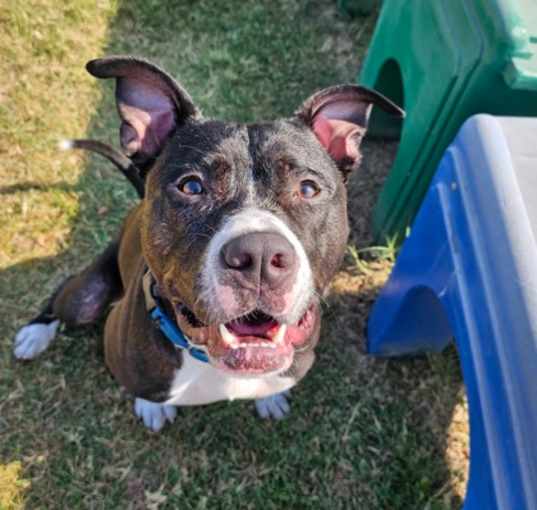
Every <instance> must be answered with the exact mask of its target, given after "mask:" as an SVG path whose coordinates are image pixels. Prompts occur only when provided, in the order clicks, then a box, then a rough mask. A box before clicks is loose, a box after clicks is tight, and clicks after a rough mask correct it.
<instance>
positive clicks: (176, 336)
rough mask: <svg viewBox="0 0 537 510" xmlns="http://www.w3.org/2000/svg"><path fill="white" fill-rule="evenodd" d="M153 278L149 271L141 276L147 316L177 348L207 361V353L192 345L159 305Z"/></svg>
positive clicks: (199, 359) (204, 361)
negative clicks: (154, 290) (154, 291)
mask: <svg viewBox="0 0 537 510" xmlns="http://www.w3.org/2000/svg"><path fill="white" fill-rule="evenodd" d="M153 284H154V280H153V277H152V275H151V273H150V272H149V271H147V272H146V273H145V274H144V277H143V289H144V295H145V304H146V308H147V310H148V312H149V316H150V317H151V319H152V320H153V322H154V323H155V324H156V326H157V327H158V328H159V329H160V331H161V332H162V334H163V335H164V336H165V337H166V338H167V339H168V340H169V341H170V342H171V343H172V344H173V345H175V347H177V348H178V349H181V350H184V351H187V352H188V354H190V356H192V357H193V358H195V359H197V360H198V361H201V362H203V363H209V357H208V356H207V353H206V352H205V351H204V350H202V349H198V348H197V347H194V346H193V345H192V344H191V343H190V340H189V339H188V338H187V337H186V336H185V334H184V333H183V332H182V331H181V329H180V328H179V326H178V325H177V323H176V322H175V321H174V320H172V319H170V318H169V317H168V316H167V315H166V312H165V311H164V310H163V308H162V307H161V306H159V302H158V298H157V297H156V296H155V295H154V293H153Z"/></svg>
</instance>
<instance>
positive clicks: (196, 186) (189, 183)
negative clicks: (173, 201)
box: [177, 177, 203, 195]
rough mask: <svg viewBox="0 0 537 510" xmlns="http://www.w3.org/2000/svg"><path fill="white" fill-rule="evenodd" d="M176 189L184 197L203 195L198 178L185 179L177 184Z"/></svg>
mask: <svg viewBox="0 0 537 510" xmlns="http://www.w3.org/2000/svg"><path fill="white" fill-rule="evenodd" d="M177 188H178V189H179V191H180V192H181V193H184V194H185V195H201V194H202V193H203V185H202V184H201V180H200V179H199V178H198V177H186V178H185V179H183V180H182V181H181V182H179V184H178V186H177Z"/></svg>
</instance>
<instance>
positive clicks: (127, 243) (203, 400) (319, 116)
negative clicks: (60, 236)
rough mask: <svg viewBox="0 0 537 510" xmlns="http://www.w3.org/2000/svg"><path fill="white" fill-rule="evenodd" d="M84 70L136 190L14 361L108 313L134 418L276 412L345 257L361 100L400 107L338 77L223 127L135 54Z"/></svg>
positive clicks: (112, 349) (21, 339) (117, 366)
mask: <svg viewBox="0 0 537 510" xmlns="http://www.w3.org/2000/svg"><path fill="white" fill-rule="evenodd" d="M87 69H88V71H89V72H90V73H91V74H92V75H93V76H96V77H97V78H115V79H116V100H117V107H118V112H119V116H120V119H121V128H120V139H121V145H122V147H123V150H124V151H125V153H126V154H127V155H128V156H130V157H131V158H132V161H134V163H135V164H136V166H137V167H138V168H140V169H141V171H142V174H143V177H144V179H145V190H144V194H145V196H144V198H143V200H141V202H140V203H139V204H138V205H137V206H136V207H134V209H133V210H132V211H131V212H130V214H129V215H128V216H127V218H126V220H125V222H124V224H123V226H122V228H121V231H120V233H119V235H118V236H117V239H116V240H115V241H113V242H112V243H111V244H110V245H109V246H108V248H107V249H106V250H105V251H104V253H102V254H101V255H100V256H99V257H98V258H97V259H96V260H95V262H94V263H93V264H91V266H89V267H88V268H87V269H85V270H84V271H82V272H81V273H79V274H77V275H75V276H73V277H70V278H68V279H67V280H66V281H65V282H64V283H63V284H62V285H61V286H60V288H59V289H58V290H57V291H56V292H55V293H54V295H53V296H52V297H51V299H50V300H49V302H48V304H47V305H46V307H45V308H44V310H43V311H42V313H40V314H39V316H38V317H36V318H35V319H34V320H33V321H31V322H30V323H29V324H28V325H26V326H24V327H23V328H22V329H21V330H20V331H19V332H18V334H17V336H16V338H15V346H14V353H15V356H16V357H17V358H19V359H33V358H35V357H36V356H38V355H39V354H40V353H42V352H43V351H44V350H45V349H46V348H47V347H48V346H49V345H50V343H51V342H52V340H53V338H54V336H55V334H56V332H57V330H58V327H59V325H60V324H62V323H63V324H65V326H67V327H73V326H79V325H84V324H89V323H92V322H95V321H97V320H98V319H99V318H100V317H101V316H102V315H103V314H105V313H106V312H107V311H108V310H109V309H110V311H109V313H108V317H107V320H106V327H105V338H104V342H105V357H106V364H107V365H108V367H109V368H110V370H111V372H112V373H113V375H114V376H115V378H116V379H117V380H118V381H119V383H120V384H121V385H123V386H124V387H125V388H126V389H127V390H128V391H129V392H130V393H132V394H133V395H134V396H135V406H134V408H135V412H136V414H137V416H138V417H140V418H142V419H143V421H144V423H145V425H146V426H147V427H149V428H151V429H152V430H155V431H157V430H160V429H161V428H162V426H163V425H164V424H165V422H166V421H170V422H171V421H173V419H174V418H175V415H176V406H186V405H198V404H208V403H210V402H215V401H218V400H224V399H235V398H241V399H256V407H257V410H258V412H259V414H260V415H261V416H262V417H269V416H271V417H274V418H281V417H282V416H284V415H285V414H286V413H287V412H288V411H289V405H288V402H287V399H286V395H287V390H289V388H291V387H292V386H294V385H295V384H296V383H297V382H298V381H299V380H300V379H301V378H302V377H304V375H305V374H306V372H307V371H308V370H309V369H310V367H311V365H312V363H313V361H314V357H315V356H314V352H313V349H314V347H315V345H316V343H317V341H318V339H319V329H320V321H321V317H320V309H319V298H320V297H321V296H323V295H324V294H325V293H326V291H327V289H328V286H329V282H330V280H331V278H332V277H333V275H334V273H335V272H336V270H337V268H338V266H339V265H340V262H341V260H342V257H343V253H344V251H345V246H346V241H347V235H348V222H347V204H346V201H347V193H346V188H345V183H346V180H347V177H348V175H349V173H350V172H351V171H353V170H354V169H355V168H356V167H358V165H359V163H360V151H359V146H360V142H361V140H362V138H363V136H364V134H365V131H366V126H367V121H368V117H369V114H370V111H371V108H372V106H373V105H374V104H375V105H378V106H379V107H380V108H382V109H384V110H386V111H387V112H389V113H391V114H394V115H397V116H402V115H403V112H402V110H401V109H399V108H398V107H397V106H396V105H394V104H393V103H391V102H390V101H389V100H388V99H386V98H385V97H383V96H381V95H380V94H378V93H376V92H374V91H372V90H368V89H366V88H364V87H359V86H355V85H339V86H335V87H331V88H328V89H325V90H322V91H320V92H318V93H316V94H314V95H313V96H312V97H310V98H309V99H307V100H306V101H305V103H304V104H303V105H302V106H301V107H300V108H299V109H298V110H297V112H296V113H295V114H294V115H293V116H292V117H290V118H287V119H282V120H277V121H274V122H260V123H253V124H237V123H233V122H222V121H218V120H211V119H205V118H203V117H202V116H201V114H200V112H199V111H198V109H197V108H196V106H195V105H194V103H193V102H192V99H191V98H190V96H189V95H188V93H187V92H186V91H185V90H184V89H183V88H182V87H181V86H180V85H179V84H178V83H177V82H176V81H175V80H174V79H173V78H171V77H170V76H169V75H168V74H166V73H165V72H164V71H163V70H161V69H159V68H158V67H157V66H155V65H153V64H151V63H149V62H147V61H145V60H142V59H136V58H131V57H118V56H115V57H109V58H103V59H97V60H93V61H91V62H89V63H88V65H87Z"/></svg>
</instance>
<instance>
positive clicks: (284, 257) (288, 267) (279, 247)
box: [222, 232, 297, 288]
mask: <svg viewBox="0 0 537 510" xmlns="http://www.w3.org/2000/svg"><path fill="white" fill-rule="evenodd" d="M222 259H223V264H224V267H225V268H226V269H231V270H233V271H237V272H238V273H240V274H241V276H242V277H244V278H246V279H247V280H248V281H249V282H251V283H255V284H256V285H259V284H260V283H266V284H267V285H269V286H270V287H271V288H278V287H280V286H281V285H282V284H283V283H284V281H285V280H287V279H288V278H289V277H290V276H291V275H292V274H293V273H294V272H295V271H296V268H297V256H296V253H295V250H294V248H293V246H292V245H291V243H290V242H289V241H288V240H287V239H285V237H283V236H282V235H280V234H275V233H272V232H252V233H249V234H243V235H241V236H238V237H236V238H235V239H232V240H231V241H229V242H228V243H226V244H225V245H224V247H223V248H222Z"/></svg>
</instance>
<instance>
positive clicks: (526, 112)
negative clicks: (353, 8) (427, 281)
mask: <svg viewBox="0 0 537 510" xmlns="http://www.w3.org/2000/svg"><path fill="white" fill-rule="evenodd" d="M359 81H360V83H362V84H364V85H367V86H369V87H373V88H375V89H377V90H378V91H380V92H382V93H384V94H385V95H387V96H388V97H390V98H391V99H393V100H394V101H395V102H397V103H398V104H399V105H400V106H402V107H404V108H405V110H406V112H407V116H406V118H405V120H404V123H403V124H401V123H399V124H397V123H394V121H393V119H390V118H388V117H385V116H383V115H382V113H380V112H378V111H377V112H374V114H373V116H372V119H371V125H370V134H372V135H373V136H374V135H378V136H387V137H397V138H399V137H400V140H401V141H400V145H399V150H398V153H397V156H396V160H395V162H394V164H393V167H392V169H391V171H390V174H389V176H388V179H387V181H386V183H385V186H384V188H383V190H382V192H381V195H380V197H379V200H378V202H377V205H376V208H375V211H374V217H373V221H374V229H375V232H376V234H377V238H378V240H384V239H386V238H388V237H390V238H393V237H398V238H399V239H401V238H402V237H403V236H404V233H405V231H406V230H407V227H408V226H409V225H410V224H411V222H412V220H413V218H414V215H415V214H416V212H417V209H418V207H419V205H420V203H421V201H422V198H423V196H424V194H425V191H426V190H427V187H428V185H429V182H430V180H431V177H432V175H433V173H434V171H435V169H436V167H437V165H438V162H439V161H440V158H441V156H442V154H443V153H444V150H445V149H446V147H447V146H448V145H449V143H450V142H451V141H452V140H453V138H454V136H455V134H456V133H457V131H458V129H459V127H460V126H461V124H462V123H463V122H464V121H465V120H466V119H467V118H468V117H469V116H470V115H473V114H475V113H482V112H484V113H491V114H495V115H515V116H537V0H471V1H469V0H384V2H383V3H382V8H381V12H380V16H379V20H378V22H377V26H376V29H375V33H374V36H373V40H372V44H371V47H370V48H369V51H368V54H367V58H366V60H365V62H364V66H363V69H362V72H361V74H360V78H359Z"/></svg>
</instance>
